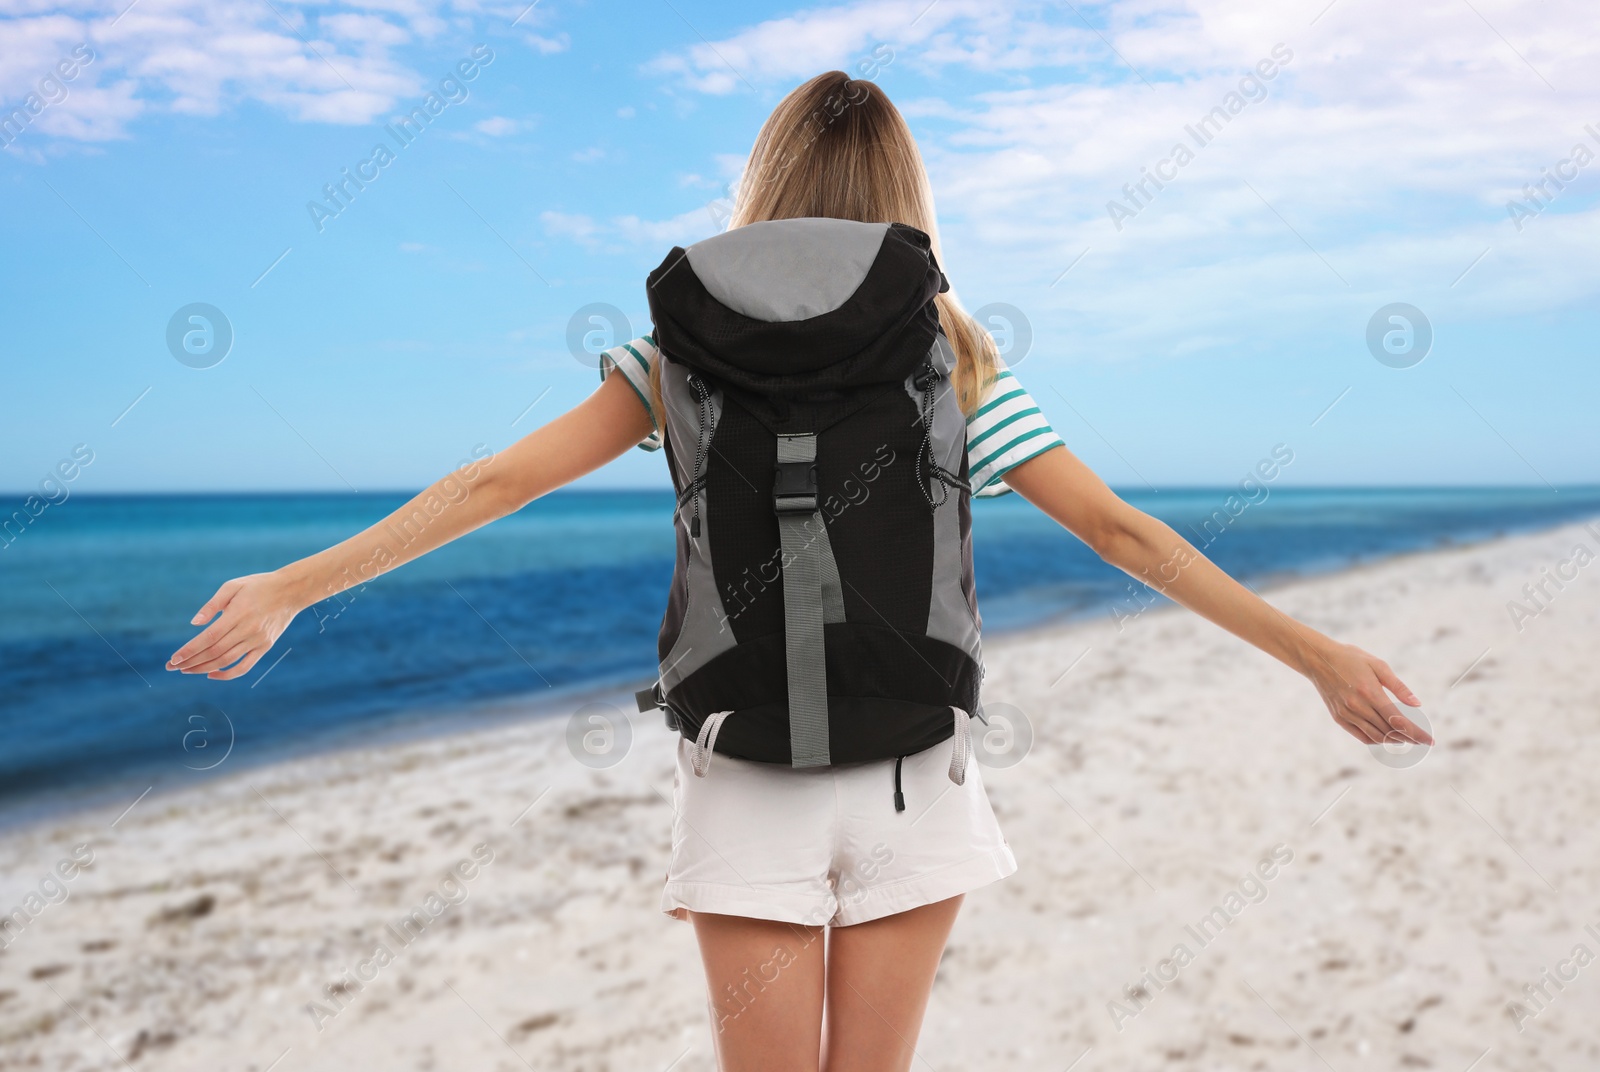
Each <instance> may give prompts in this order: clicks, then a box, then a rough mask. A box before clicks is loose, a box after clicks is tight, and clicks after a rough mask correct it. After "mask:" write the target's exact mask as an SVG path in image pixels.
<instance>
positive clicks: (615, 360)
mask: <svg viewBox="0 0 1600 1072" xmlns="http://www.w3.org/2000/svg"><path fill="white" fill-rule="evenodd" d="M659 352H660V351H658V350H657V349H656V340H655V339H654V338H653V337H652V336H649V335H646V336H645V337H644V338H642V339H634V340H633V341H632V342H625V343H623V344H622V345H621V346H613V347H612V348H611V349H609V350H607V351H606V352H605V353H603V354H601V355H600V380H601V382H604V381H605V378H606V377H607V376H609V375H611V373H613V372H620V373H622V378H623V379H625V380H627V381H628V386H629V387H632V388H633V393H634V394H636V395H638V396H639V404H640V405H642V406H644V409H645V412H646V413H648V414H650V423H651V424H652V425H654V426H655V430H654V431H652V432H651V433H650V434H649V435H647V436H645V437H644V438H643V439H641V440H639V442H638V444H637V446H638V447H639V449H640V450H660V449H661V421H660V420H659V419H658V418H657V416H656V412H655V409H654V408H653V407H652V406H651V405H650V368H651V366H652V365H654V364H655V362H656V355H657V354H658V353H659Z"/></svg>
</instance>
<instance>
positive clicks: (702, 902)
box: [661, 739, 1017, 927]
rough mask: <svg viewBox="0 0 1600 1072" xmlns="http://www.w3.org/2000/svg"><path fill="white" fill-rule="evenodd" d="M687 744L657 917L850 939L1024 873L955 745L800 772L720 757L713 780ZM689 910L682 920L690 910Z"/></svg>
mask: <svg viewBox="0 0 1600 1072" xmlns="http://www.w3.org/2000/svg"><path fill="white" fill-rule="evenodd" d="M691 747H692V745H691V742H689V741H688V740H684V739H680V740H679V741H678V762H677V767H678V770H677V776H676V778H675V779H674V784H673V807H674V817H673V822H672V863H671V865H670V866H669V868H668V870H667V885H666V889H665V890H664V891H663V892H662V895H661V910H662V911H663V912H666V913H668V914H669V915H672V916H674V917H676V918H678V919H687V918H688V914H687V913H688V912H708V913H714V914H717V915H728V916H748V917H752V918H755V919H771V920H778V921H781V922H785V923H801V924H808V925H811V926H823V925H828V926H835V927H847V926H850V925H851V924H853V923H865V922H867V921H868V920H872V919H878V918H880V917H882V916H891V915H894V914H895V913H897V912H905V911H907V910H909V909H912V908H917V907H919V906H921V905H926V904H933V903H934V902H936V901H943V900H946V899H947V898H950V897H954V896H956V895H957V894H961V893H966V892H967V891H969V890H974V889H977V888H978V887H979V886H985V885H987V884H989V883H990V882H993V881H995V880H996V879H1002V878H1005V877H1006V876H1007V875H1009V874H1011V873H1012V872H1014V871H1015V870H1016V869H1017V861H1016V858H1015V857H1013V856H1012V855H1011V847H1010V846H1009V845H1007V844H1006V839H1005V837H1004V836H1003V835H1002V834H1001V833H1000V825H999V823H998V822H996V821H995V817H994V810H993V809H992V808H991V807H990V806H989V798H988V795H987V794H985V793H984V791H983V777H982V775H981V773H980V768H979V765H978V764H977V763H975V762H972V763H968V764H967V772H966V784H965V785H956V784H955V783H954V782H952V781H950V777H949V769H950V747H951V745H950V742H949V741H945V742H943V743H941V744H937V745H934V746H933V747H932V748H929V749H927V750H925V751H922V752H917V753H915V754H913V755H909V756H906V757H905V759H904V761H903V765H902V768H901V772H900V780H901V789H902V792H903V795H904V798H905V811H900V812H897V811H895V807H894V765H895V761H894V760H892V759H886V760H878V761H875V762H872V763H853V764H847V765H844V766H837V767H817V768H808V769H802V770H795V769H793V768H791V767H785V766H781V765H779V764H774V763H756V762H753V761H750V760H742V759H733V758H731V757H729V756H724V755H716V756H714V757H713V758H712V760H711V768H710V770H709V771H708V772H707V774H706V776H705V777H704V778H697V777H695V774H694V771H693V769H692V768H691V767H690V764H689V751H690V748H691ZM686 910H687V911H686Z"/></svg>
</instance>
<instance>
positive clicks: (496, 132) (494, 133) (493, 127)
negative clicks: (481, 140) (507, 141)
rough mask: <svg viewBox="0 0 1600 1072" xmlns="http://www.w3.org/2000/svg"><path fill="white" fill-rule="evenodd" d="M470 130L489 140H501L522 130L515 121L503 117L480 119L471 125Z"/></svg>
mask: <svg viewBox="0 0 1600 1072" xmlns="http://www.w3.org/2000/svg"><path fill="white" fill-rule="evenodd" d="M472 129H473V130H476V131H477V132H478V133H479V134H487V135H489V137H491V138H503V137H505V136H506V135H507V134H515V133H516V132H517V131H519V130H521V129H522V124H521V123H520V122H518V121H517V120H515V119H507V118H506V117H505V116H503V115H494V116H490V117H489V118H488V119H480V120H478V121H477V122H476V123H474V124H472Z"/></svg>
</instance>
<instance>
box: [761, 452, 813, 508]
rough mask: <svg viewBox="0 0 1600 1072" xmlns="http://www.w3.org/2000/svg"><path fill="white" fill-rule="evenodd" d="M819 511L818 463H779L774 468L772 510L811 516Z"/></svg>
mask: <svg viewBox="0 0 1600 1072" xmlns="http://www.w3.org/2000/svg"><path fill="white" fill-rule="evenodd" d="M816 509H817V463H816V462H778V463H777V464H776V465H774V466H773V475H772V510H773V512H774V513H778V514H800V513H804V514H809V513H813V512H814V511H815V510H816Z"/></svg>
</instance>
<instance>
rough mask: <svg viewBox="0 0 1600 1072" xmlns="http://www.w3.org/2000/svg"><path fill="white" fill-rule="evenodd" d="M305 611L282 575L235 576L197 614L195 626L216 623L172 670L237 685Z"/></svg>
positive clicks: (180, 654) (182, 652)
mask: <svg viewBox="0 0 1600 1072" xmlns="http://www.w3.org/2000/svg"><path fill="white" fill-rule="evenodd" d="M302 609H303V608H301V607H300V606H298V605H297V602H296V600H295V599H294V598H293V597H292V596H291V594H290V590H289V584H288V583H287V581H286V580H285V578H284V577H283V576H282V575H281V574H279V573H252V574H250V575H249V576H247V577H235V578H234V579H233V580H231V581H228V582H227V583H226V584H224V585H223V586H222V587H221V588H218V589H217V594H216V595H214V596H212V597H211V598H210V599H208V600H206V603H205V606H203V607H201V608H200V610H199V611H197V612H196V613H195V616H194V618H193V619H191V620H190V622H189V624H190V625H206V623H207V622H210V623H211V624H210V625H206V628H205V629H204V630H202V631H201V632H200V634H199V635H198V636H196V637H195V638H194V639H193V640H190V641H189V643H187V644H185V645H184V646H183V647H181V648H179V649H178V650H177V651H175V652H173V653H172V658H170V659H168V660H167V669H168V670H176V671H178V672H179V673H183V674H205V675H206V676H207V677H208V678H210V679H211V680H213V681H232V680H233V679H234V678H236V677H239V676H240V675H242V674H246V673H249V672H250V668H251V667H253V666H255V664H256V663H257V662H258V661H260V659H261V657H262V656H263V655H265V654H266V653H267V652H268V650H270V649H271V647H272V645H273V644H275V643H276V642H277V640H278V638H279V637H280V636H282V635H283V631H284V630H285V629H287V628H289V623H290V622H292V621H294V617H295V615H296V614H299V613H300V611H301V610H302ZM219 614H220V615H221V617H218V615H219ZM213 619H215V620H214V621H213Z"/></svg>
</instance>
